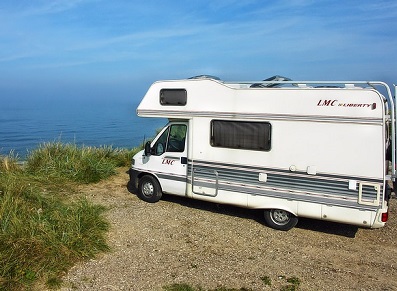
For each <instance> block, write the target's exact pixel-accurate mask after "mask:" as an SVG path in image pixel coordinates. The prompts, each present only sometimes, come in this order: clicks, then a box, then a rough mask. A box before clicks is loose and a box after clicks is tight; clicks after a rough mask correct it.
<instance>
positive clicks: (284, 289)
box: [163, 275, 301, 291]
mask: <svg viewBox="0 0 397 291" xmlns="http://www.w3.org/2000/svg"><path fill="white" fill-rule="evenodd" d="M278 279H279V280H281V282H279V283H281V286H280V289H279V290H280V291H296V290H299V286H300V284H301V280H300V279H299V278H298V277H290V278H287V277H286V276H284V275H282V276H278ZM260 280H261V281H262V283H263V284H264V290H268V288H270V287H271V286H272V280H271V278H270V277H269V276H262V277H260ZM283 281H286V283H288V284H287V285H284V283H283ZM163 290H165V291H204V290H206V291H250V290H251V289H249V288H245V287H241V288H226V287H224V286H220V287H217V288H215V289H203V288H202V287H201V286H196V287H193V286H191V285H189V284H186V283H174V284H171V285H166V286H163ZM272 290H275V289H274V287H273V288H272Z"/></svg>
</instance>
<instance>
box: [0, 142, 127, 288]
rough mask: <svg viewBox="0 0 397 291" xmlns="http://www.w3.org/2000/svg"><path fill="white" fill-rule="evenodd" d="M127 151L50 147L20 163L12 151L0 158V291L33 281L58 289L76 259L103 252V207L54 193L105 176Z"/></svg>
mask: <svg viewBox="0 0 397 291" xmlns="http://www.w3.org/2000/svg"><path fill="white" fill-rule="evenodd" d="M130 152H131V151H127V150H113V149H111V148H106V147H102V148H86V147H83V148H77V147H76V146H75V145H68V144H66V145H63V144H60V143H54V144H45V145H42V146H40V148H38V149H37V150H35V151H33V152H32V153H31V155H30V156H29V157H28V161H27V162H26V163H25V164H24V163H21V162H19V161H18V157H16V156H15V155H13V154H12V153H11V154H10V155H9V156H6V157H2V156H0V290H21V289H29V288H32V286H34V284H35V283H36V282H37V281H38V280H40V282H46V283H47V286H48V287H56V286H59V285H60V284H61V282H62V281H61V276H62V275H63V274H64V273H65V272H66V271H67V270H68V269H69V268H70V267H71V266H72V265H73V264H75V263H76V262H77V261H79V260H83V259H86V258H92V257H94V256H95V255H96V254H97V253H99V252H103V251H106V250H108V246H107V244H106V239H105V234H106V232H107V229H108V222H107V221H106V220H105V218H104V217H103V212H104V211H105V209H104V207H102V206H99V205H94V204H92V203H90V202H89V201H87V200H86V199H84V198H80V199H77V200H76V201H68V196H69V195H64V193H60V192H59V189H67V190H68V191H74V190H73V189H74V184H75V182H83V183H88V182H96V181H98V180H99V179H103V178H106V177H108V176H109V175H111V174H112V173H113V172H114V170H115V167H117V166H119V165H124V164H123V163H124V162H125V160H126V159H127V156H128V155H131V153H130ZM84 163H88V165H84Z"/></svg>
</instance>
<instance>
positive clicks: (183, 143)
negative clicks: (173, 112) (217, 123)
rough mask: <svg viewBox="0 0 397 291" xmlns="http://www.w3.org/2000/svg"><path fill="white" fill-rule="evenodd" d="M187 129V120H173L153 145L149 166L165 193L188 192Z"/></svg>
mask: <svg viewBox="0 0 397 291" xmlns="http://www.w3.org/2000/svg"><path fill="white" fill-rule="evenodd" d="M187 130H188V123H187V122H171V123H169V124H168V125H167V126H166V127H165V128H164V129H163V130H162V132H161V133H160V135H159V136H158V138H157V139H155V140H154V144H153V143H152V145H151V155H150V156H149V161H148V166H149V163H150V166H149V167H150V170H151V171H152V172H154V173H155V174H156V176H157V178H158V180H159V182H160V185H161V189H162V191H163V192H164V193H169V194H175V195H185V194H186V178H187V138H186V136H187Z"/></svg>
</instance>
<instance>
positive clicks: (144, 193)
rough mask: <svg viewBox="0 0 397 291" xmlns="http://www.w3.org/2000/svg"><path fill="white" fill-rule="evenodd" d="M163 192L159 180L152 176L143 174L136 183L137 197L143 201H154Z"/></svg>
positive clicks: (157, 199) (158, 198) (159, 197)
mask: <svg viewBox="0 0 397 291" xmlns="http://www.w3.org/2000/svg"><path fill="white" fill-rule="evenodd" d="M162 195H163V193H162V192H161V187H160V184H159V182H158V181H157V179H156V178H154V177H153V176H149V175H146V176H143V177H142V178H141V179H139V183H138V197H139V198H141V199H142V200H143V201H146V202H149V203H154V202H157V201H159V200H160V199H161V196H162Z"/></svg>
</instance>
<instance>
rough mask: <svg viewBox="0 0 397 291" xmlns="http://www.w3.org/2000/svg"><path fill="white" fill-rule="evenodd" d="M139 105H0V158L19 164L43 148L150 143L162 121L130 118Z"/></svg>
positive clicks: (19, 102)
mask: <svg viewBox="0 0 397 291" xmlns="http://www.w3.org/2000/svg"><path fill="white" fill-rule="evenodd" d="M139 101H140V100H126V99H101V100H92V99H90V100H85V99H77V100H76V99H75V100H51V99H49V100H43V99H39V100H35V99H30V100H22V99H19V100H18V99H13V100H7V101H2V102H1V105H0V155H2V156H4V155H8V154H10V153H13V154H14V155H17V156H18V157H19V159H22V160H23V159H25V158H26V157H27V155H28V154H29V153H30V152H31V151H33V150H35V149H36V148H38V147H39V146H40V145H41V144H43V143H48V142H62V143H73V144H76V145H78V146H94V147H98V146H112V147H113V148H127V149H131V148H134V147H137V146H140V145H142V143H143V142H144V140H149V139H151V138H153V137H154V136H155V134H156V131H158V130H159V129H161V128H162V127H163V126H164V125H165V124H166V123H167V120H166V119H161V118H143V117H138V116H137V115H136V108H137V106H138V104H139Z"/></svg>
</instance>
